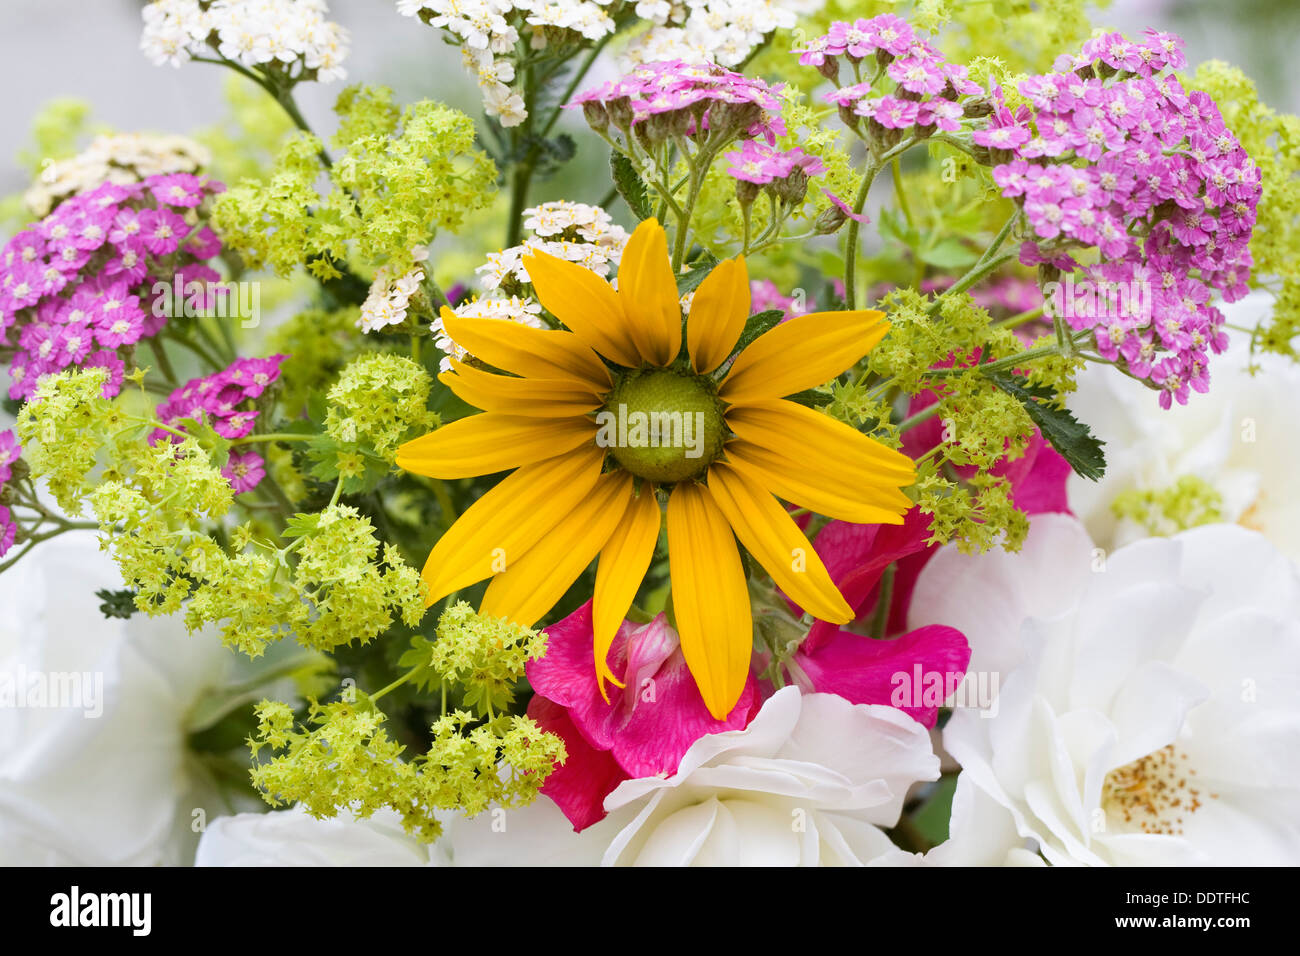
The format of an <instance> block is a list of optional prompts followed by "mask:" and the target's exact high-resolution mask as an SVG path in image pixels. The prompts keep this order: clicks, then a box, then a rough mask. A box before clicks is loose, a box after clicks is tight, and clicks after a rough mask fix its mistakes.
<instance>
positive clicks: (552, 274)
mask: <svg viewBox="0 0 1300 956" xmlns="http://www.w3.org/2000/svg"><path fill="white" fill-rule="evenodd" d="M523 263H524V268H525V269H527V270H528V277H529V278H530V279H532V282H533V290H534V291H535V292H536V293H537V298H538V299H539V300H541V303H542V305H544V306H546V308H547V310H548V311H549V312H550V313H551V314H552V315H554V316H555V317H556V318H557V319H559V320H560V321H561V322H563V323H564V324H565V325H566V326H568V327H569V329H571V330H572V331H573V333H574V334H575V335H577V336H578V338H580V339H582V341H583V342H585V343H587V345H590V346H591V347H592V348H593V349H595V350H596V351H597V352H599V353H600V354H601V355H603V356H605V358H607V359H610V360H611V361H614V362H617V363H618V364H619V365H626V366H629V367H632V368H635V367H637V366H639V365H640V364H641V356H640V353H638V352H637V348H636V343H635V342H634V341H633V340H632V336H631V334H630V331H629V328H628V322H627V316H625V315H624V314H623V304H622V302H621V301H619V297H618V293H617V292H615V291H614V289H613V287H611V286H610V284H609V283H608V282H606V281H605V280H604V279H602V278H601V277H600V276H598V275H596V273H594V272H592V271H591V270H590V269H584V268H583V267H582V266H580V265H578V264H577V263H575V262H566V261H565V260H564V259H560V258H557V257H556V256H552V255H549V254H548V253H545V252H540V251H539V252H536V253H533V254H532V255H527V256H524V257H523Z"/></svg>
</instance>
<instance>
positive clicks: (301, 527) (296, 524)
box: [280, 513, 320, 538]
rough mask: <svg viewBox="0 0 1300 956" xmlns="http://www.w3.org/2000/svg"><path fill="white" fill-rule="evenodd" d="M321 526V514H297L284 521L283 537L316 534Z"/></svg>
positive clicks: (281, 534) (281, 533) (300, 536)
mask: <svg viewBox="0 0 1300 956" xmlns="http://www.w3.org/2000/svg"><path fill="white" fill-rule="evenodd" d="M319 528H320V514H319V513H314V514H296V515H294V516H293V517H291V518H290V519H289V520H288V521H286V522H285V523H284V531H282V532H280V536H281V537H283V538H302V537H305V536H306V535H309V534H315V533H316V532H317V530H318V529H319Z"/></svg>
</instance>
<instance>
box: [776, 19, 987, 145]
mask: <svg viewBox="0 0 1300 956" xmlns="http://www.w3.org/2000/svg"><path fill="white" fill-rule="evenodd" d="M795 52H796V53H799V62H800V63H803V64H805V65H808V66H815V67H817V68H818V69H819V70H820V71H821V72H822V73H823V74H825V75H826V76H828V77H829V78H831V79H832V80H836V79H837V77H838V66H837V64H836V60H835V58H836V57H840V56H843V57H847V58H848V59H849V61H850V62H853V63H856V62H857V61H859V60H861V59H862V58H863V57H866V56H870V55H874V56H876V58H877V60H878V61H879V62H880V64H881V65H883V66H885V75H886V77H887V78H888V80H889V81H890V83H891V84H892V88H889V89H878V88H877V87H876V86H875V85H874V84H873V83H871V82H865V83H855V84H852V85H849V86H842V87H840V88H838V89H835V90H832V91H831V92H830V93H827V94H825V96H826V99H827V100H829V101H830V102H831V103H834V104H835V105H836V106H838V107H840V113H841V116H843V117H844V118H845V121H846V122H848V123H850V124H853V123H854V122H855V120H854V119H853V117H854V116H863V117H866V118H867V119H868V121H869V122H868V129H867V135H868V137H869V138H870V137H871V136H873V135H875V136H877V137H880V138H882V139H887V138H888V137H889V136H890V135H891V134H888V133H883V132H882V131H884V130H904V129H910V128H913V127H915V128H916V129H917V131H918V132H920V133H922V134H926V133H933V132H934V131H935V130H943V131H944V132H956V131H957V130H959V129H960V128H961V120H962V118H963V116H964V115H965V108H964V105H963V103H962V102H960V101H961V100H962V98H963V97H969V96H980V95H982V94H983V92H984V91H983V89H982V88H981V87H980V86H979V84H977V83H974V82H972V81H971V80H970V79H969V76H968V71H967V69H966V67H964V66H959V65H957V64H950V63H945V62H944V59H943V57H942V56H941V55H940V54H939V52H938V51H937V50H936V49H935V48H934V47H933V46H931V45H930V43H929V42H928V41H926V40H925V39H924V38H922V37H920V36H918V35H917V34H916V33H915V32H914V31H913V30H912V28H911V27H910V26H909V25H908V24H907V23H906V22H905V21H904V20H901V19H900V18H898V17H897V16H895V15H893V14H889V13H886V14H881V15H880V16H878V17H873V18H872V19H870V20H857V21H856V22H854V23H853V24H848V23H844V22H840V21H837V22H835V23H833V24H831V27H830V30H829V32H828V33H827V34H826V35H825V36H822V37H818V38H816V39H815V40H813V41H811V42H810V43H808V44H807V45H805V46H803V47H797V48H796V49H795ZM892 142H893V141H892V140H889V141H888V143H887V145H892Z"/></svg>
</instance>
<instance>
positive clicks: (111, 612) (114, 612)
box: [95, 588, 138, 620]
mask: <svg viewBox="0 0 1300 956" xmlns="http://www.w3.org/2000/svg"><path fill="white" fill-rule="evenodd" d="M95 597H97V598H99V599H100V600H101V601H102V602H103V603H102V604H100V605H99V613H100V614H102V615H104V617H107V618H121V619H122V620H126V619H127V618H129V617H130V616H131V615H132V614H134V613H135V612H136V611H137V610H138V608H137V607H136V606H135V592H134V591H132V590H131V589H130V588H123V589H122V590H119V591H112V590H109V589H108V588H103V589H102V590H99V591H96V592H95Z"/></svg>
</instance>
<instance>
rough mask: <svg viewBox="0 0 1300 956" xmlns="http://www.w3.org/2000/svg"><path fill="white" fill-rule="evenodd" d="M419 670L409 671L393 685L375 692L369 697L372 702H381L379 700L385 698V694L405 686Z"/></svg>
mask: <svg viewBox="0 0 1300 956" xmlns="http://www.w3.org/2000/svg"><path fill="white" fill-rule="evenodd" d="M417 670H419V668H418V667H412V668H411V669H410V670H409V671H407V672H406V673H405V674H403V675H402V676H401V677H399V678H397V680H395V681H393V682H392V683H391V684H389V685H388V686H387V687H381V688H380V689H379V690H377V691H375V692H374V693H373V694H371V695H369V696H370V700H371V701H372V702H373V701H376V700H379V698H381V697H383V696H384V695H385V694H387V693H389V692H390V691H394V690H397V688H399V687H401V686H402V685H403V684H405V683H406V682H407V681H408V680H410V679H411V678H412V677H414V676H415V672H416V671H417Z"/></svg>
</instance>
